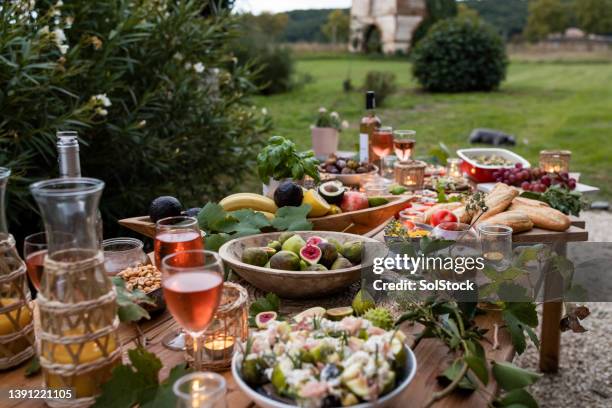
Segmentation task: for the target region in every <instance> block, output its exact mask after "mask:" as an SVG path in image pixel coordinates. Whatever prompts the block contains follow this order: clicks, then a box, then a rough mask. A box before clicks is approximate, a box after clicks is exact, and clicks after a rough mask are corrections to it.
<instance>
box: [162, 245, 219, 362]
mask: <svg viewBox="0 0 612 408" xmlns="http://www.w3.org/2000/svg"><path fill="white" fill-rule="evenodd" d="M185 258H189V259H190V260H191V264H190V265H189V266H183V260H184V259H185ZM161 272H162V287H163V290H164V298H165V299H166V304H167V305H168V310H170V313H171V314H172V316H174V318H175V319H176V321H177V322H178V323H179V325H180V326H181V327H182V328H183V329H184V330H185V331H186V332H188V333H189V334H190V335H191V337H192V338H193V353H194V369H195V370H196V371H199V370H200V368H201V363H202V356H201V354H202V353H201V350H200V341H201V338H202V335H203V334H204V332H205V330H206V328H208V325H209V324H210V323H211V322H212V320H213V317H214V315H215V312H216V311H217V307H218V306H219V302H220V300H221V294H222V293H223V262H222V261H221V258H220V257H219V255H218V254H217V253H215V252H211V251H205V250H202V249H195V250H189V251H180V252H176V253H174V254H171V255H168V256H166V257H165V258H164V259H163V260H162V267H161Z"/></svg>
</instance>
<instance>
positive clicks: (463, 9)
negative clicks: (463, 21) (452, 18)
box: [457, 3, 480, 20]
mask: <svg viewBox="0 0 612 408" xmlns="http://www.w3.org/2000/svg"><path fill="white" fill-rule="evenodd" d="M457 16H458V17H461V18H467V19H468V20H478V19H479V18H480V15H479V14H478V11H476V10H474V9H473V8H471V7H470V6H468V5H466V4H465V3H460V4H458V5H457Z"/></svg>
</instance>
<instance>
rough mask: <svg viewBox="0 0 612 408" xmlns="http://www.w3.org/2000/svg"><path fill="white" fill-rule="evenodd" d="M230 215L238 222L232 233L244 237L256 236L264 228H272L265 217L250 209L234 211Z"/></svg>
mask: <svg viewBox="0 0 612 408" xmlns="http://www.w3.org/2000/svg"><path fill="white" fill-rule="evenodd" d="M230 214H231V216H232V217H233V218H235V219H236V220H238V223H237V224H236V225H235V227H234V230H233V231H231V232H236V233H239V234H242V235H255V234H259V233H260V232H261V229H262V228H267V227H271V226H272V224H271V223H270V221H268V219H267V218H266V216H265V215H263V214H262V213H258V212H255V211H253V210H250V209H243V210H238V211H233V212H231V213H230Z"/></svg>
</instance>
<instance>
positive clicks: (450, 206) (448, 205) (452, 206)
mask: <svg viewBox="0 0 612 408" xmlns="http://www.w3.org/2000/svg"><path fill="white" fill-rule="evenodd" d="M459 207H463V204H462V203H459V202H455V203H442V204H436V205H434V206H432V207H431V208H430V209H429V210H427V211H425V214H423V218H424V219H425V224H429V220H431V216H432V215H433V214H434V213H435V212H436V211H440V210H448V211H453V210H456V209H457V208H459Z"/></svg>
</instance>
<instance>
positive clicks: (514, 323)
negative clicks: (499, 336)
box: [502, 310, 527, 354]
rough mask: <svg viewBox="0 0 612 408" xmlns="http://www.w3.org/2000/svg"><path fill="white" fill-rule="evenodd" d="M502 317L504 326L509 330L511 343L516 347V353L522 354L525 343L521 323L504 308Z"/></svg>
mask: <svg viewBox="0 0 612 408" xmlns="http://www.w3.org/2000/svg"><path fill="white" fill-rule="evenodd" d="M502 318H503V319H504V321H505V322H506V328H507V329H508V331H509V332H510V339H511V340H512V345H513V346H514V348H515V349H516V352H517V353H518V354H523V352H524V351H525V347H526V346H527V343H526V342H525V335H524V333H523V325H522V324H521V322H520V321H519V320H518V319H517V318H516V317H515V316H514V315H513V314H512V313H511V312H509V311H507V310H504V311H503V312H502Z"/></svg>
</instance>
